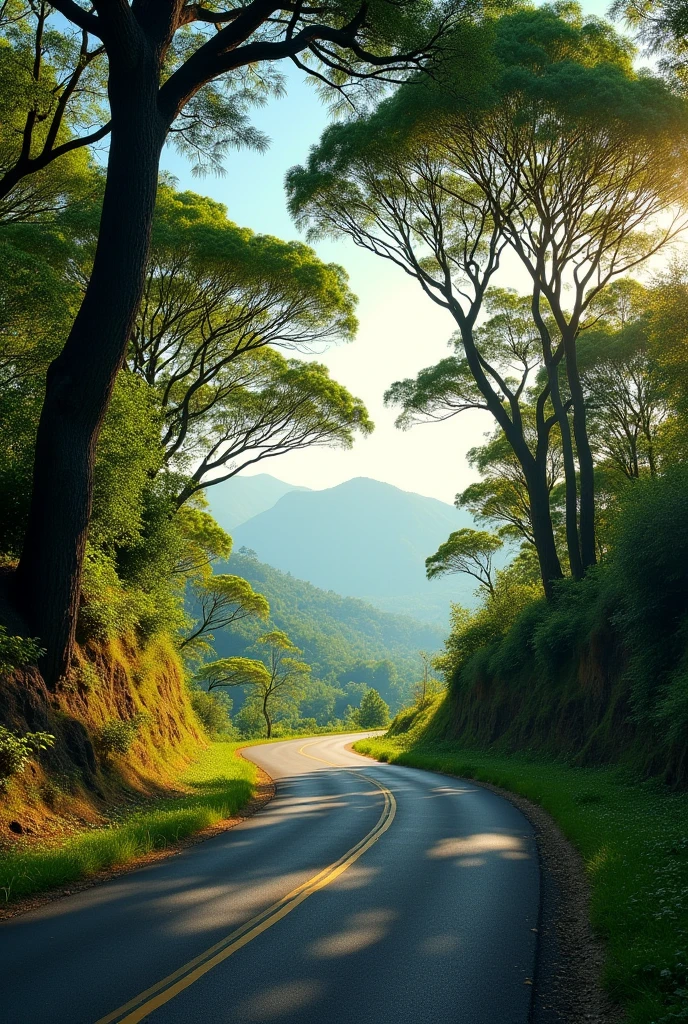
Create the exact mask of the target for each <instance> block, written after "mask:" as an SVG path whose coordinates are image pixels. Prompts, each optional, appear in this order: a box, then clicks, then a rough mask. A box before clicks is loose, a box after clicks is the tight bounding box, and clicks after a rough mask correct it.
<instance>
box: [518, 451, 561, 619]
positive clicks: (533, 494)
mask: <svg viewBox="0 0 688 1024" xmlns="http://www.w3.org/2000/svg"><path fill="white" fill-rule="evenodd" d="M526 483H527V485H528V497H529V499H530V516H531V520H532V523H533V540H534V541H535V550H536V551H537V556H538V562H539V564H540V576H541V577H542V587H543V589H544V591H545V597H546V598H547V600H548V601H551V600H552V597H553V596H554V584H555V583H556V582H557V581H558V580H560V579H562V578H563V573H562V571H561V563H560V561H559V555H558V553H557V546H556V544H555V542H554V529H553V527H552V515H551V512H550V507H549V491H548V489H547V479H546V476H545V467H544V466H540V465H537V466H536V467H535V470H534V471H532V470H531V471H527V472H526Z"/></svg>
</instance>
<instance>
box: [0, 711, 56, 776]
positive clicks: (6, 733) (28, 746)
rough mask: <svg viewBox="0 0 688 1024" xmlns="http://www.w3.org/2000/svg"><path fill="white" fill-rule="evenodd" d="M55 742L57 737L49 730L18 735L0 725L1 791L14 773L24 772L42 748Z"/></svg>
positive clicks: (46, 747)
mask: <svg viewBox="0 0 688 1024" xmlns="http://www.w3.org/2000/svg"><path fill="white" fill-rule="evenodd" d="M54 742H55V737H54V736H52V735H51V734H50V733H48V732H27V733H24V735H23V736H17V735H15V733H13V732H10V730H9V729H6V728H5V727H4V726H2V725H0V792H1V791H2V790H3V789H5V788H6V787H7V783H8V782H9V780H10V779H11V778H12V776H13V775H19V774H20V773H21V772H23V771H24V769H25V768H26V766H27V764H28V763H29V761H30V760H31V759H32V758H33V757H35V756H36V754H37V753H38V752H39V751H40V750H47V749H48V747H51V746H52V745H53V743H54Z"/></svg>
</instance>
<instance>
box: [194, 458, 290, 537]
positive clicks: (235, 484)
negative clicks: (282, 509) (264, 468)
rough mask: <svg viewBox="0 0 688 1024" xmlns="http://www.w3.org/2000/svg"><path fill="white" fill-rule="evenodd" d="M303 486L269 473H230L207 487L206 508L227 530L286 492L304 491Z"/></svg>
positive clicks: (243, 521) (267, 506)
mask: <svg viewBox="0 0 688 1024" xmlns="http://www.w3.org/2000/svg"><path fill="white" fill-rule="evenodd" d="M307 490H308V488H307V487H299V486H297V485H296V484H288V483H287V482H286V481H285V480H278V479H277V477H275V476H270V474H269V473H258V474H257V475H256V476H234V477H232V478H231V479H230V480H225V482H224V483H222V484H217V485H216V486H215V487H209V488H208V501H209V502H210V510H211V512H212V514H213V516H214V517H215V519H217V521H218V523H219V524H220V526H221V527H222V528H223V530H227V532H228V533H232V531H233V530H234V529H235V528H236V527H237V526H240V525H241V524H242V523H245V522H247V520H249V519H252V518H253V516H257V515H260V513H261V512H265V511H266V510H267V509H269V508H272V506H273V505H275V504H276V503H277V502H278V501H279V499H280V498H281V497H282V496H283V495H285V494H287V493H288V492H289V491H307Z"/></svg>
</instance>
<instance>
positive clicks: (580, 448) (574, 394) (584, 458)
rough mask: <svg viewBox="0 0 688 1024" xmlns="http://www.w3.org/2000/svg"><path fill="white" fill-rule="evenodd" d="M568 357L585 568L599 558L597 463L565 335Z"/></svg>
mask: <svg viewBox="0 0 688 1024" xmlns="http://www.w3.org/2000/svg"><path fill="white" fill-rule="evenodd" d="M564 351H565V357H566V376H567V379H568V382H569V391H570V392H571V399H572V401H573V436H574V437H575V439H576V451H577V453H578V471H579V479H580V550H581V561H582V563H583V572H586V570H587V569H589V568H590V566H591V565H595V564H596V562H597V551H596V547H595V464H594V461H593V457H592V450H591V448H590V440H589V438H588V427H587V422H586V419H587V416H586V410H585V396H584V394H583V386H582V384H581V379H580V375H579V373H578V359H577V354H576V339H575V338H574V337H567V338H565V339H564Z"/></svg>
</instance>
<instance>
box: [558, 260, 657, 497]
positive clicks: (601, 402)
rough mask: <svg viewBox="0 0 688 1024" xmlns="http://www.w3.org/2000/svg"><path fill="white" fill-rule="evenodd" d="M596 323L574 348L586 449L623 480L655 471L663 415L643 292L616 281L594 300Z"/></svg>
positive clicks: (635, 287)
mask: <svg viewBox="0 0 688 1024" xmlns="http://www.w3.org/2000/svg"><path fill="white" fill-rule="evenodd" d="M600 299H601V301H600V303H599V305H600V320H599V321H598V323H597V325H596V326H595V327H593V328H591V329H589V330H588V331H586V332H585V333H584V334H583V335H582V336H581V338H580V340H579V342H578V363H579V366H580V377H581V382H582V385H583V390H584V393H585V399H586V407H587V411H588V419H589V432H590V441H591V447H592V450H593V455H594V457H595V460H596V462H598V463H599V462H607V463H609V465H611V466H613V467H614V468H615V469H616V470H617V471H618V472H619V473H621V475H622V476H623V477H624V478H626V479H628V480H637V479H638V477H639V476H640V475H641V474H642V473H644V472H647V473H649V474H650V476H655V475H656V474H657V471H658V443H659V434H660V432H661V427H662V423H663V422H664V420H665V419H666V417H667V415H668V412H669V410H668V406H667V402H666V395H665V389H664V387H663V382H662V379H661V371H660V368H659V365H658V364H657V362H656V360H655V359H654V358H653V355H652V354H651V351H650V339H649V331H648V328H649V323H648V317H647V315H646V310H647V306H648V300H649V296H648V293H647V290H646V289H645V288H643V287H642V286H641V285H639V284H637V283H636V282H634V281H626V280H621V281H618V282H616V283H615V284H613V285H610V286H609V288H608V289H607V291H606V292H603V293H602V294H601V296H600Z"/></svg>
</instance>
